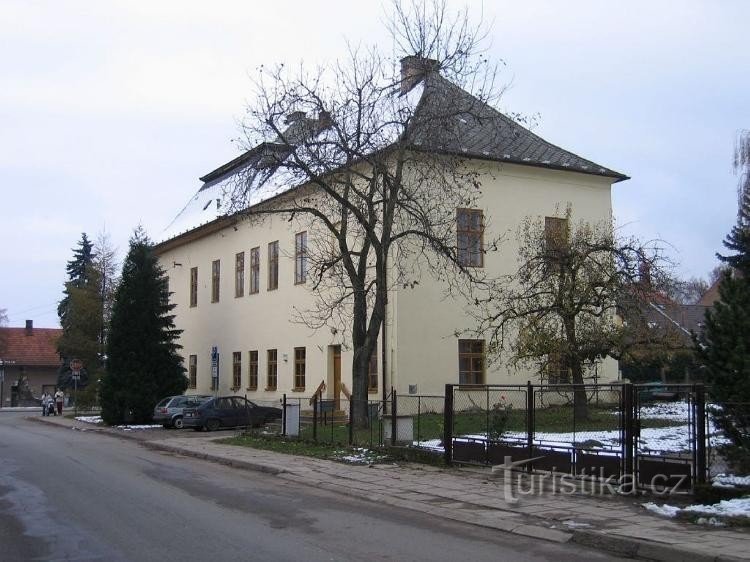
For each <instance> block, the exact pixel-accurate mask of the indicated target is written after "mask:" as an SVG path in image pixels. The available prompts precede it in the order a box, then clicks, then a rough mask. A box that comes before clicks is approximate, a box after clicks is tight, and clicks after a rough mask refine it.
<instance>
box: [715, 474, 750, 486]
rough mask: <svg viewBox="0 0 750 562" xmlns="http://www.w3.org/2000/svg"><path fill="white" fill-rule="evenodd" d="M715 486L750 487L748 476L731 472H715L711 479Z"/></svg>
mask: <svg viewBox="0 0 750 562" xmlns="http://www.w3.org/2000/svg"><path fill="white" fill-rule="evenodd" d="M712 483H713V486H714V487H716V488H734V487H735V486H748V487H750V476H735V475H733V474H717V475H716V476H714V477H713V479H712Z"/></svg>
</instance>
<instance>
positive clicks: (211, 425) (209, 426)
mask: <svg viewBox="0 0 750 562" xmlns="http://www.w3.org/2000/svg"><path fill="white" fill-rule="evenodd" d="M220 426H221V423H219V420H217V419H212V420H208V421H207V422H206V431H216V430H217V429H219V427H220Z"/></svg>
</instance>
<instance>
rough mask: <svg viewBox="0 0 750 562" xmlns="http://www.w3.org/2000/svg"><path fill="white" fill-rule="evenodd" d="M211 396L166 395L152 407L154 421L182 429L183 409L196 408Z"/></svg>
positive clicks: (167, 426) (168, 426)
mask: <svg viewBox="0 0 750 562" xmlns="http://www.w3.org/2000/svg"><path fill="white" fill-rule="evenodd" d="M211 398H212V396H184V395H180V396H167V397H166V398H164V399H163V400H162V401H160V402H159V403H158V404H157V405H156V407H155V408H154V423H160V424H162V425H163V426H164V427H165V428H166V429H169V428H170V427H174V428H175V429H182V420H183V410H184V409H185V408H196V407H198V406H200V405H201V404H203V402H205V401H206V400H209V399H211Z"/></svg>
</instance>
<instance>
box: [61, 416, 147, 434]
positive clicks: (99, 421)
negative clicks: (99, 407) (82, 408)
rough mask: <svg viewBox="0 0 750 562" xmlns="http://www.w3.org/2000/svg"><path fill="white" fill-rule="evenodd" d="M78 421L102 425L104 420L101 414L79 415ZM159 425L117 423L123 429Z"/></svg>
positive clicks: (131, 429)
mask: <svg viewBox="0 0 750 562" xmlns="http://www.w3.org/2000/svg"><path fill="white" fill-rule="evenodd" d="M75 419H76V421H79V422H83V423H91V424H95V425H101V424H103V423H104V422H103V421H102V417H101V416H78V417H77V418H75ZM157 427H161V426H160V425H150V424H149V425H116V426H115V428H117V429H122V430H123V431H133V430H134V429H154V428H157Z"/></svg>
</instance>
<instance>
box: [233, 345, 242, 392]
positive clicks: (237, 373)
mask: <svg viewBox="0 0 750 562" xmlns="http://www.w3.org/2000/svg"><path fill="white" fill-rule="evenodd" d="M241 386H242V353H241V352H239V351H235V352H234V353H232V390H239V388H240V387H241Z"/></svg>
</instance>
